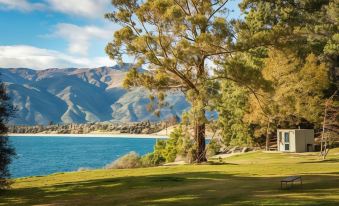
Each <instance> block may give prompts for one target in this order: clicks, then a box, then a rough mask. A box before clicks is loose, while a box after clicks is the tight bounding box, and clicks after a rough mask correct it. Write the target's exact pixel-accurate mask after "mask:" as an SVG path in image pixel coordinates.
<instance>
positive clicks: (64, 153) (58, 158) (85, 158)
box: [9, 136, 156, 177]
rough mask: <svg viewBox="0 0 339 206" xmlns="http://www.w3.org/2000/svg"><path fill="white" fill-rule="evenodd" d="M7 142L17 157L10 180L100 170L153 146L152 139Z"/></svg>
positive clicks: (16, 139)
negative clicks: (84, 169) (120, 158)
mask: <svg viewBox="0 0 339 206" xmlns="http://www.w3.org/2000/svg"><path fill="white" fill-rule="evenodd" d="M9 140H10V142H11V144H12V145H13V146H14V148H15V149H16V153H17V157H16V158H15V159H14V160H13V162H12V164H11V165H10V172H11V174H12V177H25V176H38V175H48V174H52V173H56V172H68V171H75V170H77V169H79V168H80V167H87V168H102V167H104V166H105V165H106V164H109V163H111V162H112V161H113V160H116V159H117V158H119V157H120V156H122V155H124V154H126V153H128V152H130V151H135V152H137V153H138V154H140V155H143V154H146V153H148V152H151V151H153V146H154V144H155V143H156V139H155V138H154V139H146V138H98V137H15V136H11V137H9Z"/></svg>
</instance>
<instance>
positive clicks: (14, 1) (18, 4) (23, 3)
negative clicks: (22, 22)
mask: <svg viewBox="0 0 339 206" xmlns="http://www.w3.org/2000/svg"><path fill="white" fill-rule="evenodd" d="M0 8H2V9H10V10H12V9H16V10H20V11H33V10H40V9H43V8H45V5H44V4H42V3H31V2H29V1H27V0H0Z"/></svg>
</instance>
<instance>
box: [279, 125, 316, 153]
mask: <svg viewBox="0 0 339 206" xmlns="http://www.w3.org/2000/svg"><path fill="white" fill-rule="evenodd" d="M277 145H278V151H281V152H313V151H314V130H313V129H278V130H277Z"/></svg>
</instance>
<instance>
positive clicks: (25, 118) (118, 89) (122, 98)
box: [0, 64, 189, 125]
mask: <svg viewBox="0 0 339 206" xmlns="http://www.w3.org/2000/svg"><path fill="white" fill-rule="evenodd" d="M128 68H129V65H128V64H125V65H122V66H119V65H116V66H114V67H100V68H83V69H78V68H69V69H46V70H32V69H26V68H8V69H5V68H0V74H1V76H0V78H1V81H3V82H5V84H6V85H7V88H8V92H9V95H10V97H11V101H12V102H13V104H14V106H15V107H16V108H17V110H18V112H17V114H16V117H15V118H13V119H12V120H11V122H10V123H12V124H19V125H36V124H48V123H49V122H53V123H86V122H98V121H99V122H101V121H120V122H137V121H144V120H150V121H160V120H162V119H165V118H168V117H170V116H173V115H177V116H180V115H181V113H182V112H183V111H184V110H186V109H187V108H188V107H189V104H188V103H187V102H186V101H185V98H184V96H183V95H182V94H181V93H179V92H172V93H169V94H168V96H167V99H166V101H167V102H168V103H169V106H168V107H167V108H163V109H162V110H161V116H160V117H157V116H156V115H154V114H153V113H150V112H148V111H147V110H146V106H147V104H148V103H149V99H148V97H149V93H148V91H146V90H145V89H142V88H136V89H132V90H125V89H123V88H122V86H121V85H122V81H123V79H124V77H125V75H126V72H127V71H128Z"/></svg>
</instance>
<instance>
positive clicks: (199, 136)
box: [195, 122, 207, 163]
mask: <svg viewBox="0 0 339 206" xmlns="http://www.w3.org/2000/svg"><path fill="white" fill-rule="evenodd" d="M205 133H206V125H205V123H204V122H203V123H201V122H197V123H196V124H195V141H196V144H197V151H196V161H197V163H201V162H206V161H207V159H206V151H205V148H206V144H205Z"/></svg>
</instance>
